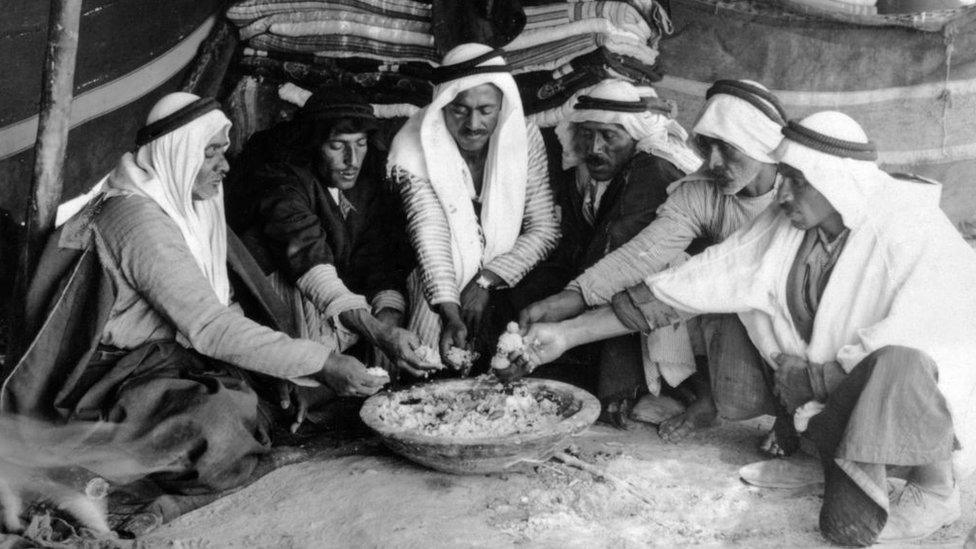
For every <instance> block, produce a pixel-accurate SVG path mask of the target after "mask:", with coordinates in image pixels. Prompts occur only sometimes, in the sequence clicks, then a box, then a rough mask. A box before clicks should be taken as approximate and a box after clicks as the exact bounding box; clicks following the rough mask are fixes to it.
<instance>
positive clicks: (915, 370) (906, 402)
mask: <svg viewBox="0 0 976 549" xmlns="http://www.w3.org/2000/svg"><path fill="white" fill-rule="evenodd" d="M937 381H938V372H937V370H936V365H935V362H934V361H933V360H932V359H931V358H930V357H928V356H927V355H925V354H924V353H922V352H920V351H918V350H916V349H911V348H907V347H896V346H889V347H883V348H881V349H879V350H877V351H875V352H874V353H871V354H870V355H868V356H867V357H866V358H865V359H864V360H862V361H861V362H860V363H859V364H858V365H857V366H855V367H854V369H852V370H851V372H850V373H849V374H848V376H847V378H846V379H845V380H844V381H842V382H841V384H840V385H839V386H838V387H837V388H836V389H835V390H834V391H833V392H832V393H831V394H830V396H829V397H828V399H827V402H826V408H825V409H824V410H823V411H822V412H821V413H819V414H817V415H816V416H814V417H813V418H812V419H811V420H810V424H809V428H808V429H807V432H806V433H805V435H806V436H808V437H809V438H810V439H811V440H813V442H814V443H815V444H816V446H817V450H818V451H819V453H820V456H821V459H822V460H823V464H824V473H825V478H826V486H825V491H824V501H823V506H822V507H821V509H820V530H821V532H822V533H823V535H824V537H826V538H827V539H828V540H830V541H831V542H833V543H837V544H840V545H858V546H860V545H870V544H872V543H874V542H875V540H877V538H878V534H879V533H880V532H881V529H882V528H883V527H884V524H885V522H886V521H887V518H888V506H887V482H886V478H887V476H886V466H887V465H903V466H917V465H927V464H932V463H938V462H941V461H945V460H948V459H949V458H950V457H951V454H952V450H953V446H954V442H955V438H954V435H953V428H952V419H951V417H950V415H949V408H948V405H947V404H946V401H945V397H943V395H942V393H941V392H940V391H939V388H938V386H937Z"/></svg>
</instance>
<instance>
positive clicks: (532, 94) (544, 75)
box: [515, 48, 661, 114]
mask: <svg viewBox="0 0 976 549" xmlns="http://www.w3.org/2000/svg"><path fill="white" fill-rule="evenodd" d="M606 78H619V79H622V80H628V81H630V82H633V83H635V84H638V85H650V84H652V83H654V82H657V81H658V80H660V79H661V77H660V75H658V74H657V73H656V72H655V71H654V70H653V69H652V68H651V67H648V66H647V65H645V64H644V63H641V62H640V61H637V60H636V59H633V58H630V57H626V56H623V55H618V54H615V53H613V52H611V51H609V50H607V49H606V48H599V49H597V50H595V51H593V52H591V53H588V54H585V55H581V56H579V57H576V58H574V59H573V60H571V61H570V62H569V63H567V64H565V65H563V66H561V67H559V68H557V69H556V70H554V71H534V72H527V73H520V74H517V75H516V76H515V82H516V84H518V87H519V93H520V94H521V95H522V104H523V110H524V111H525V113H526V114H535V113H538V112H541V111H546V110H549V109H554V108H557V107H559V106H561V105H563V104H564V103H566V102H567V101H569V99H570V98H572V97H573V95H574V94H575V93H576V92H577V91H579V90H581V89H583V88H589V87H591V86H593V85H595V84H597V83H598V82H600V81H601V80H604V79H606Z"/></svg>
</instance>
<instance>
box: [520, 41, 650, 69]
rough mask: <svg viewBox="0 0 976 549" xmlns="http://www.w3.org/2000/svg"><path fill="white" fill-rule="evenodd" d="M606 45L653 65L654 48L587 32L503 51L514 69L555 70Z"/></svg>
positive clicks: (623, 54)
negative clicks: (506, 51) (506, 52)
mask: <svg viewBox="0 0 976 549" xmlns="http://www.w3.org/2000/svg"><path fill="white" fill-rule="evenodd" d="M601 47H602V48H605V49H606V50H607V51H610V52H612V53H615V54H618V55H622V56H626V57H629V58H631V59H633V60H635V61H636V62H638V63H642V64H644V65H647V66H648V67H652V66H654V63H655V62H656V61H657V54H658V52H657V50H655V49H653V48H651V47H649V46H647V45H645V44H642V43H639V42H638V41H635V40H628V39H621V38H620V37H616V36H605V35H597V34H587V35H581V36H570V37H567V38H563V39H561V40H555V41H552V42H546V43H544V44H540V45H538V46H533V47H529V48H524V49H520V50H515V51H509V53H508V54H507V55H506V59H507V60H508V65H509V66H510V67H512V72H513V73H516V74H518V73H522V72H530V71H540V70H550V71H551V70H556V69H558V68H559V67H562V66H563V65H566V64H567V63H569V62H571V61H572V60H573V59H574V58H576V57H579V56H581V55H584V54H587V53H590V52H593V51H595V50H598V49H600V48H601Z"/></svg>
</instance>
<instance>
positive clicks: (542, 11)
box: [523, 1, 660, 40]
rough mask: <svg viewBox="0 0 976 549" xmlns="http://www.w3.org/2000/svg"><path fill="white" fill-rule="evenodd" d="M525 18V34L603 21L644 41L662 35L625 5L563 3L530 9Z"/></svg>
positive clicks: (617, 3) (621, 3)
mask: <svg viewBox="0 0 976 549" xmlns="http://www.w3.org/2000/svg"><path fill="white" fill-rule="evenodd" d="M525 16H526V24H525V30H524V31H523V34H525V33H527V32H529V31H536V30H539V29H545V28H547V27H554V26H559V25H565V24H568V23H573V22H576V21H583V20H587V19H601V20H604V21H608V22H609V23H610V24H611V25H613V26H614V27H615V28H617V29H620V30H622V31H625V32H629V33H631V34H634V35H635V36H641V37H643V38H644V40H649V39H651V38H652V37H656V36H659V35H660V33H659V32H658V31H657V29H653V30H652V29H651V26H650V23H649V22H648V21H647V20H646V19H644V17H643V16H642V15H641V14H640V12H638V11H637V10H636V9H634V7H632V6H630V5H628V4H627V3H626V2H606V1H599V2H560V3H554V4H547V5H543V6H531V7H527V8H525Z"/></svg>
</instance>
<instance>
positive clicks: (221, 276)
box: [106, 93, 231, 305]
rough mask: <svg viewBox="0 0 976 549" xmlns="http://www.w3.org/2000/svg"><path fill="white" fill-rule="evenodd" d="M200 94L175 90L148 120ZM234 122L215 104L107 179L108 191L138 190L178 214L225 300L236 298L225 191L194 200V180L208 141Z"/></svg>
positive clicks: (168, 212)
mask: <svg viewBox="0 0 976 549" xmlns="http://www.w3.org/2000/svg"><path fill="white" fill-rule="evenodd" d="M197 99H199V97H197V96H196V95H193V94H190V93H172V94H169V95H167V96H165V97H164V98H163V99H161V100H160V101H159V102H158V103H156V106H155V107H153V110H152V112H150V113H149V118H148V120H147V124H151V123H153V122H155V121H157V120H159V119H161V118H163V117H165V116H168V115H170V114H172V113H174V112H176V111H178V110H179V109H181V108H183V107H185V106H187V105H189V104H190V103H192V102H194V101H196V100H197ZM230 126H231V122H230V120H228V118H227V116H226V115H224V113H222V112H221V111H219V110H212V111H210V112H208V113H206V114H204V115H202V116H200V117H198V118H195V119H193V120H191V121H190V122H188V123H187V124H186V125H184V126H182V127H180V128H177V129H175V130H173V131H171V132H169V133H166V134H165V135H162V136H160V137H158V138H156V139H154V140H152V141H150V142H149V143H146V144H145V145H143V146H141V147H139V150H137V151H136V152H135V154H133V153H126V154H125V155H124V156H123V157H122V159H121V160H120V161H119V164H118V166H116V168H115V170H114V171H113V172H112V173H111V174H109V176H108V179H107V182H106V195H111V194H113V193H132V194H137V195H140V196H144V197H147V198H149V199H151V200H152V201H153V202H155V203H156V204H158V205H159V207H160V208H162V210H163V211H164V212H166V215H168V216H169V217H170V218H172V219H173V221H174V222H175V223H176V225H177V227H179V229H180V234H182V235H183V239H184V240H185V241H186V245H187V246H188V247H189V248H190V252H191V253H192V254H193V258H194V259H195V260H196V263H197V265H198V266H199V267H200V270H202V271H203V273H204V275H205V276H206V277H207V280H208V281H209V282H210V285H211V286H212V287H213V290H214V293H216V294H217V298H218V299H219V300H220V302H221V303H223V304H225V305H227V304H228V303H229V302H230V282H229V280H228V279H227V223H226V220H225V218H224V191H223V188H221V189H219V191H218V192H217V195H216V196H214V197H213V198H210V199H208V200H194V199H193V196H192V192H193V184H194V182H195V181H196V177H197V173H198V172H199V171H200V168H201V166H203V162H204V152H205V149H206V147H207V144H208V143H209V142H210V140H211V139H213V137H214V136H216V135H218V134H222V135H223V136H224V137H225V138H227V137H228V135H229V132H230Z"/></svg>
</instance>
